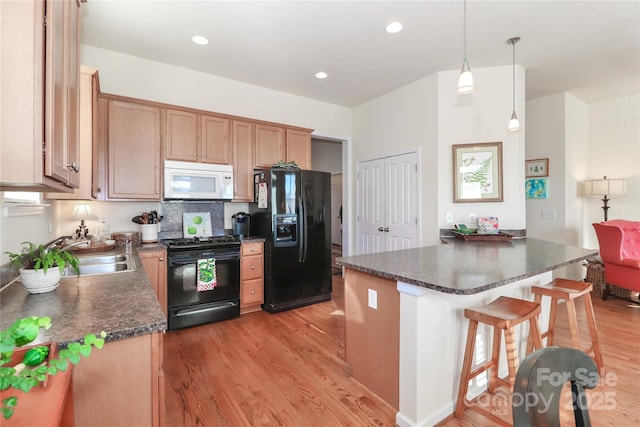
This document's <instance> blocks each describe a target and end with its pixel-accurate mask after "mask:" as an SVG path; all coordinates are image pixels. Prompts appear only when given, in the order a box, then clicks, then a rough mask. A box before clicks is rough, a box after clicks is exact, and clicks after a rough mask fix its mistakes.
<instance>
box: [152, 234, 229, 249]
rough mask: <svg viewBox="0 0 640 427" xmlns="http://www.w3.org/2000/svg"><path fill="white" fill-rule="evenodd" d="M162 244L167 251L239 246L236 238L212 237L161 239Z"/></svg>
mask: <svg viewBox="0 0 640 427" xmlns="http://www.w3.org/2000/svg"><path fill="white" fill-rule="evenodd" d="M162 242H163V243H164V244H165V245H167V247H168V248H169V250H170V251H171V250H187V249H211V248H220V247H232V246H237V245H240V243H241V242H240V238H239V237H238V236H232V235H228V236H212V237H191V238H176V239H163V240H162Z"/></svg>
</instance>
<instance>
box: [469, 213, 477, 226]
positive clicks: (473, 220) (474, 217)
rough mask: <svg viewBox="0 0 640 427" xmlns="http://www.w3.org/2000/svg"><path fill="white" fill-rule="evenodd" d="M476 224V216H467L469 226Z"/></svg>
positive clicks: (472, 214) (471, 214)
mask: <svg viewBox="0 0 640 427" xmlns="http://www.w3.org/2000/svg"><path fill="white" fill-rule="evenodd" d="M477 222H478V215H476V214H474V213H470V214H469V224H475V223H477Z"/></svg>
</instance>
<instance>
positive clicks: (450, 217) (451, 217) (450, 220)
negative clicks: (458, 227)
mask: <svg viewBox="0 0 640 427" xmlns="http://www.w3.org/2000/svg"><path fill="white" fill-rule="evenodd" d="M447 222H453V214H452V213H451V212H449V213H447Z"/></svg>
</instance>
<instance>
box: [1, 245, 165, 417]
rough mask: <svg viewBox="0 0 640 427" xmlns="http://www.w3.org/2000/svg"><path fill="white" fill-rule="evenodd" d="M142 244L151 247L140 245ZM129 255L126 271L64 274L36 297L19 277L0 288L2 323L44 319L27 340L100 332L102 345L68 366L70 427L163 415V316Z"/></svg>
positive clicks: (144, 276)
mask: <svg viewBox="0 0 640 427" xmlns="http://www.w3.org/2000/svg"><path fill="white" fill-rule="evenodd" d="M147 249H149V250H152V249H157V248H156V247H154V246H150V245H143V246H142V247H140V248H139V250H147ZM115 252H116V253H120V252H122V250H120V249H118V250H116V251H115ZM107 253H109V252H100V253H97V254H99V255H103V254H107ZM131 255H132V257H133V261H134V263H135V265H136V268H135V270H133V271H124V272H118V273H113V274H100V275H87V276H80V277H67V278H63V279H62V281H61V282H60V285H59V286H58V288H57V289H56V290H54V291H52V292H47V293H43V294H37V295H31V294H29V293H27V291H26V290H25V289H24V287H23V286H22V284H21V283H20V281H19V280H18V281H15V282H14V283H12V284H10V285H9V286H7V287H6V288H5V289H4V290H2V292H1V293H0V300H1V303H0V309H1V311H2V318H1V319H0V328H2V329H5V328H7V327H8V326H10V325H11V324H12V323H13V322H14V321H15V320H16V319H19V318H23V317H28V316H41V317H42V316H47V317H50V318H51V328H50V329H48V330H41V332H40V334H39V336H38V338H37V340H36V341H34V342H33V344H39V343H43V342H47V341H57V342H58V343H59V345H60V346H62V347H64V346H66V345H67V344H69V343H70V342H74V341H78V340H81V339H82V338H83V337H84V336H85V335H86V334H88V333H94V334H96V335H97V334H99V333H100V332H101V331H105V332H106V334H107V336H106V339H105V341H106V343H105V345H104V347H103V348H102V349H101V350H93V351H92V353H91V355H90V356H89V358H82V359H81V361H80V363H79V364H78V365H77V366H75V367H74V370H73V396H74V412H75V424H76V425H77V426H97V425H105V426H106V425H109V426H118V425H120V426H129V425H148V426H157V425H159V424H160V417H161V416H163V411H164V402H163V400H164V392H163V373H162V334H163V331H164V330H165V329H166V326H167V321H166V318H165V316H164V314H163V312H162V310H161V308H160V304H159V302H158V299H157V297H156V294H155V292H154V290H153V288H152V286H151V283H150V282H149V278H148V276H147V274H146V272H145V270H144V268H143V266H142V262H141V260H140V257H139V256H138V255H137V253H136V252H135V251H134V253H133V254H131ZM5 277H6V276H5V275H3V281H4V279H5ZM17 410H19V405H18V409H17Z"/></svg>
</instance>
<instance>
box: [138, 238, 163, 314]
mask: <svg viewBox="0 0 640 427" xmlns="http://www.w3.org/2000/svg"><path fill="white" fill-rule="evenodd" d="M138 256H139V257H140V261H141V262H142V266H143V267H144V271H146V273H147V276H149V282H151V286H153V290H154V291H155V293H156V296H157V297H158V302H160V307H162V312H163V313H164V315H165V317H166V316H167V261H166V260H167V251H166V250H165V249H158V250H149V251H138Z"/></svg>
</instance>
